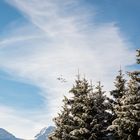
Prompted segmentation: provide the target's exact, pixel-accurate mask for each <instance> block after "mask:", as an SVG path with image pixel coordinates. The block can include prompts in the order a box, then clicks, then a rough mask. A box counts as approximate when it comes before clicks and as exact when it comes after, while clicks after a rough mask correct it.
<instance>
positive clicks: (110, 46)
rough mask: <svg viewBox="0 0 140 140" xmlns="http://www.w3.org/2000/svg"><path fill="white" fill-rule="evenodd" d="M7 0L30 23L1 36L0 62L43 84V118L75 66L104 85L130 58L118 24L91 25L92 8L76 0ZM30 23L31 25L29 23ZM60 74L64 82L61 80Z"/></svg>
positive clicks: (54, 107) (23, 77) (108, 84)
mask: <svg viewBox="0 0 140 140" xmlns="http://www.w3.org/2000/svg"><path fill="white" fill-rule="evenodd" d="M7 2H9V1H8V0H7ZM81 2H82V1H81ZM10 4H12V5H13V6H15V7H16V8H18V9H19V10H20V11H21V12H22V13H23V15H24V16H25V17H26V18H27V19H28V20H29V21H30V23H27V24H26V25H24V30H22V28H23V26H21V27H18V28H17V29H16V32H15V33H14V29H15V28H16V26H14V27H12V28H13V30H12V31H11V32H12V36H8V40H7V37H6V36H5V38H3V40H2V42H1V43H0V67H1V68H3V69H5V70H6V71H7V72H9V73H11V74H12V75H14V76H15V77H17V79H20V80H24V81H25V82H27V83H28V82H29V83H31V84H34V85H36V86H38V87H40V88H41V89H42V94H41V95H42V96H43V97H44V98H45V99H46V106H45V107H44V108H43V110H47V111H46V113H47V115H45V117H46V118H48V119H44V120H45V121H46V122H47V121H48V122H49V121H50V119H51V117H52V116H54V114H56V112H57V111H58V110H59V109H58V107H59V106H60V104H61V99H62V96H63V94H66V93H67V92H68V89H69V87H70V86H71V85H72V81H73V79H74V76H75V75H76V73H77V70H78V68H79V69H80V71H81V73H84V74H86V76H87V77H88V78H92V79H93V80H94V81H98V80H102V81H103V83H104V84H105V87H106V89H109V88H110V87H111V86H112V83H111V81H112V80H113V79H114V75H115V73H116V71H117V70H118V69H119V67H120V65H121V66H122V68H123V69H125V67H126V66H128V65H131V64H133V63H134V51H133V50H132V49H131V44H130V43H129V42H128V41H127V40H126V39H125V38H124V37H123V36H122V35H121V31H120V30H119V27H117V26H116V25H115V23H108V24H107V23H106V24H99V25H97V23H96V24H95V21H94V17H95V16H96V13H95V12H94V7H93V9H90V10H87V9H88V8H87V7H86V6H85V7H84V6H83V4H81V3H80V1H79V2H77V1H75V0H71V1H70V2H68V1H65V0H42V1H41V2H40V1H39V0H30V1H27V0H24V1H20V0H11V1H10ZM75 9H76V10H75ZM32 25H33V26H34V27H35V28H34V29H32V28H30V27H31V26H32ZM8 33H9V32H8ZM13 33H14V36H13ZM20 34H22V36H20V37H19V38H18V37H17V36H18V35H20ZM8 42H10V43H8ZM1 46H3V47H2V48H1ZM60 75H63V77H64V78H66V80H67V81H68V82H67V83H64V84H62V83H60V82H59V81H58V80H57V77H59V76H60ZM67 95H68V94H67ZM33 118H34V116H33ZM21 119H22V118H21ZM44 120H42V121H44ZM46 124H47V123H46ZM6 125H7V123H6ZM30 125H32V126H34V123H32V124H30ZM30 128H31V127H30ZM20 129H21V131H24V133H26V132H27V131H28V130H27V129H24V127H21V128H20ZM31 129H32V128H31ZM13 130H14V129H13ZM26 130H27V131H26ZM32 130H33V129H32ZM15 131H16V130H15ZM18 132H19V131H18ZM15 133H16V132H15Z"/></svg>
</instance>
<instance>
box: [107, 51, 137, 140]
mask: <svg viewBox="0 0 140 140" xmlns="http://www.w3.org/2000/svg"><path fill="white" fill-rule="evenodd" d="M138 52H139V51H138ZM139 54H140V52H139ZM137 57H138V60H139V57H140V55H137ZM128 75H129V76H130V80H129V82H128V87H127V91H126V93H125V94H124V95H123V96H122V97H121V98H120V99H119V104H117V105H115V107H114V111H115V113H116V115H117V118H116V119H115V120H114V121H113V122H112V125H111V126H110V127H109V128H108V129H109V130H112V131H114V137H115V139H116V140H140V80H139V79H140V78H139V75H140V71H134V72H129V73H128Z"/></svg>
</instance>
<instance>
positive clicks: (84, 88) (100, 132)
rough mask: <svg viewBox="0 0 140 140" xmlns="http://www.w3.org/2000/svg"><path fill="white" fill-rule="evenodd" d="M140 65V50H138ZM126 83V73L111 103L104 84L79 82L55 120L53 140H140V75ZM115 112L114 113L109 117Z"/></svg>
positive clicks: (120, 77)
mask: <svg viewBox="0 0 140 140" xmlns="http://www.w3.org/2000/svg"><path fill="white" fill-rule="evenodd" d="M137 52H138V53H137V63H138V64H140V50H137ZM128 76H129V77H130V80H129V81H128V82H127V86H126V80H125V79H124V75H123V74H122V70H120V71H119V75H118V76H116V79H115V82H114V84H115V89H114V90H112V91H111V92H110V94H111V95H112V99H107V98H106V96H104V91H102V86H101V84H100V82H99V83H98V85H97V86H95V88H94V89H93V86H92V85H90V84H89V83H88V81H87V80H86V79H82V80H81V79H80V78H79V76H78V79H77V80H76V84H75V85H74V86H73V88H72V89H71V90H70V93H71V94H72V95H73V97H72V98H69V99H68V98H67V97H65V98H64V100H63V102H64V106H63V110H62V111H61V113H60V114H59V115H58V117H57V118H55V119H54V121H55V124H56V130H55V132H54V133H53V134H52V135H51V136H50V138H49V139H50V140H140V71H133V72H129V73H128ZM109 112H111V113H109Z"/></svg>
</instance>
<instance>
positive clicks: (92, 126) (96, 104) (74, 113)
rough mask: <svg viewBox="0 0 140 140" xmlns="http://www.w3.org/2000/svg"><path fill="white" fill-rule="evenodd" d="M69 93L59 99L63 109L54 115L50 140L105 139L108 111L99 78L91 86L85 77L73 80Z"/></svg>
mask: <svg viewBox="0 0 140 140" xmlns="http://www.w3.org/2000/svg"><path fill="white" fill-rule="evenodd" d="M70 93H71V94H73V97H72V98H70V99H67V98H66V97H65V99H64V100H63V102H64V106H63V111H62V112H61V113H60V114H59V116H58V117H57V118H55V119H54V121H55V123H56V131H55V132H54V133H53V134H52V135H51V136H50V138H49V139H50V140H105V139H107V137H106V133H107V131H106V128H107V126H108V123H109V122H108V120H109V117H110V115H111V114H109V113H108V112H106V109H107V103H106V102H105V100H106V97H105V96H104V95H103V94H104V91H102V86H101V84H100V82H99V83H98V85H97V86H96V87H95V89H94V90H93V87H92V86H91V85H89V83H88V81H87V80H86V79H82V80H81V79H80V78H79V77H78V79H77V80H76V84H75V85H74V86H73V88H72V89H71V90H70Z"/></svg>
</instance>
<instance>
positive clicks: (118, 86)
mask: <svg viewBox="0 0 140 140" xmlns="http://www.w3.org/2000/svg"><path fill="white" fill-rule="evenodd" d="M125 84H126V80H125V79H124V74H123V73H122V70H121V69H120V70H119V75H117V76H116V78H115V82H114V85H115V89H114V90H112V91H111V92H110V94H111V95H112V97H113V101H112V102H113V104H114V105H115V104H119V99H120V98H121V97H122V96H123V95H124V94H125V92H126V86H125Z"/></svg>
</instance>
